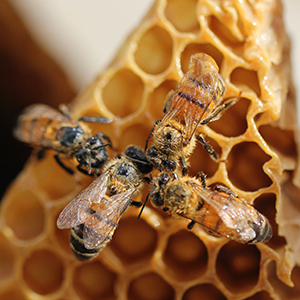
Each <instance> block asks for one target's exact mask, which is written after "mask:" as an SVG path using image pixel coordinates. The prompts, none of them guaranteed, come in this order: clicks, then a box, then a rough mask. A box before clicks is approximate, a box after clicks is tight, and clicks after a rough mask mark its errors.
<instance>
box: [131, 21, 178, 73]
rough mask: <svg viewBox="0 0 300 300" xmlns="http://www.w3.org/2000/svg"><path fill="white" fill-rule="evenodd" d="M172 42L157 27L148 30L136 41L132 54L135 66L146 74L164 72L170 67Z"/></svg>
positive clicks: (168, 35) (168, 36)
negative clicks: (134, 50) (135, 48)
mask: <svg viewBox="0 0 300 300" xmlns="http://www.w3.org/2000/svg"><path fill="white" fill-rule="evenodd" d="M172 48H173V41H172V37H171V36H170V34H169V33H168V32H167V31H166V30H164V29H163V28H161V27H159V26H154V27H152V28H150V29H149V30H148V31H147V32H146V33H145V34H144V35H143V36H142V37H141V39H140V40H139V41H138V45H137V50H136V52H135V54H134V57H135V61H136V63H137V65H138V66H139V67H140V68H141V69H142V70H143V71H145V72H146V73H148V74H153V75H155V74H159V73H162V72H164V71H165V70H166V69H167V68H168V67H169V65H170V62H171V58H172Z"/></svg>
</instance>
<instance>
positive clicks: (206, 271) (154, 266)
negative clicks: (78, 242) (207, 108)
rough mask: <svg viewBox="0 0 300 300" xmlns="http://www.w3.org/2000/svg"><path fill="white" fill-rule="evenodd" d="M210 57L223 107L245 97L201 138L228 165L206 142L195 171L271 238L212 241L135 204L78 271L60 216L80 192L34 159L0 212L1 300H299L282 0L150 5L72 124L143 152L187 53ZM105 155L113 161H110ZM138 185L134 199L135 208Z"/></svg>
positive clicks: (294, 145)
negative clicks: (222, 189)
mask: <svg viewBox="0 0 300 300" xmlns="http://www.w3.org/2000/svg"><path fill="white" fill-rule="evenodd" d="M197 52H204V53H207V54H209V55H211V56H212V57H213V58H214V59H215V60H216V62H217V64H218V66H219V67H220V73H221V74H222V75H223V77H224V78H225V80H226V94H225V97H231V96H236V95H238V94H239V91H242V97H241V99H240V100H239V101H238V103H237V104H235V105H234V106H232V107H231V108H229V110H228V111H226V112H225V114H224V115H223V116H222V118H221V119H220V120H218V121H216V122H212V123H210V124H209V125H208V126H204V127H203V128H202V130H203V132H204V133H205V134H206V135H207V139H208V140H209V142H210V144H211V145H212V146H213V147H214V149H215V150H216V151H217V152H218V154H219V156H220V158H221V159H222V160H223V161H224V162H225V163H224V162H223V163H219V164H218V163H216V162H214V161H212V160H211V159H210V158H209V156H208V154H207V153H206V152H205V150H204V149H203V147H202V146H201V145H198V146H197V148H196V149H195V151H194V153H193V155H192V157H191V160H190V162H191V167H190V168H189V173H190V175H195V174H196V173H197V172H198V171H203V172H205V173H206V174H208V184H214V183H222V184H224V185H226V186H228V187H230V188H231V189H232V190H234V191H235V192H237V193H238V195H239V196H240V197H242V198H244V199H245V200H246V201H248V202H249V203H252V204H253V205H254V206H255V208H257V209H258V210H259V211H260V212H261V213H263V214H264V215H266V216H267V217H268V219H269V220H270V222H271V224H272V227H273V233H274V235H273V237H272V239H271V240H270V241H269V242H268V243H266V244H257V245H241V244H237V243H235V242H232V241H228V240H226V239H223V238H215V237H212V236H209V235H207V234H206V233H204V232H203V231H202V230H201V228H199V227H196V226H195V228H194V229H193V230H191V231H188V230H187V229H186V226H187V222H185V221H184V220H177V219H172V218H169V217H167V216H166V215H165V214H163V213H161V212H159V211H157V210H155V209H154V208H153V207H151V205H150V204H148V205H147V207H146V208H145V210H144V212H143V214H142V217H141V220H140V221H138V220H137V215H138V213H139V211H138V210H137V209H136V208H134V207H132V208H130V209H128V210H127V212H126V213H125V214H124V215H123V216H122V219H121V221H120V225H119V227H118V229H117V230H116V232H115V235H114V237H113V240H112V242H111V243H110V244H109V245H108V246H107V247H106V248H105V249H104V250H103V251H102V252H101V254H100V255H98V256H97V257H96V258H95V259H93V260H91V261H87V262H79V261H77V260H76V259H75V257H74V256H73V254H72V252H71V250H70V247H69V234H70V232H69V230H59V229H58V228H57V227H56V219H57V217H58V215H59V213H60V211H61V210H62V208H63V207H64V206H65V205H66V204H67V203H68V202H69V201H70V200H71V199H72V198H73V197H74V196H75V195H77V194H78V193H79V192H80V191H81V190H82V189H83V188H85V187H86V186H87V185H88V184H89V183H90V182H91V178H89V177H87V176H84V175H80V176H81V182H80V184H78V183H76V181H75V180H74V178H73V177H72V176H70V175H68V174H67V173H66V172H65V171H64V170H63V169H62V168H60V167H59V166H58V165H57V164H56V163H55V162H54V160H53V152H51V151H48V152H47V153H46V156H45V157H44V158H43V159H41V160H37V158H36V157H35V156H34V155H32V156H31V157H30V159H29V160H28V162H27V164H26V165H25V167H24V170H23V171H22V172H21V173H20V175H19V176H18V177H17V179H16V180H15V181H14V182H13V183H12V184H11V186H10V187H9V189H8V190H7V192H6V194H5V196H4V198H3V201H2V204H1V212H0V213H1V215H0V216H1V219H0V300H4V299H18V300H20V299H44V298H45V299H55V300H56V299H57V300H63V299H65V300H67V299H72V300H77V299H83V300H91V299H101V300H103V299H105V300H108V299H130V300H135V299H140V300H152V299H153V300H154V299H155V300H160V299H184V300H192V299H206V300H209V299H216V300H221V299H234V300H241V299H248V300H250V299H251V300H262V299H264V300H265V299H275V300H279V299H289V300H291V299H294V300H295V299H300V268H299V267H297V264H300V243H299V227H300V223H299V220H300V205H299V203H300V202H299V201H300V199H299V195H300V193H299V187H300V175H299V172H300V171H299V167H298V156H299V154H298V153H299V152H298V145H299V141H298V136H296V116H295V113H296V110H295V96H294V90H293V86H292V83H291V78H290V62H289V40H288V38H287V36H286V34H285V31H284V26H283V23H282V6H281V3H280V1H279V0H268V1H266V0H264V1H263V0H256V1H254V0H248V1H240V0H231V1H222V0H199V1H197V0H188V1H187V0H157V1H155V3H154V4H153V6H152V8H151V9H150V11H149V13H148V14H147V15H146V17H145V18H144V19H143V21H142V22H141V24H140V25H139V26H138V28H137V29H136V30H135V31H134V32H133V33H132V34H131V35H130V36H129V37H128V39H127V40H126V42H125V44H124V45H123V46H122V47H121V49H120V51H119V52H118V53H117V55H116V57H115V59H114V60H113V61H112V62H111V64H110V65H109V66H108V68H107V69H106V70H104V71H103V72H102V73H101V74H100V75H99V76H98V77H97V78H96V79H95V81H94V82H93V83H92V84H91V85H90V86H89V87H87V89H86V90H84V91H83V92H82V93H81V94H80V95H78V96H77V98H76V99H75V100H74V101H73V103H72V113H73V116H74V118H78V117H80V116H82V115H88V116H96V115H102V116H105V117H109V118H115V117H116V119H115V122H114V123H112V124H108V125H94V124H93V125H91V126H92V129H93V131H94V132H97V131H101V132H103V133H105V134H107V135H109V136H110V137H111V139H112V142H113V145H114V147H115V148H117V149H118V152H122V151H123V150H124V149H125V147H126V146H127V145H128V144H136V145H140V146H144V143H145V139H146V138H147V136H148V134H149V131H150V129H151V128H152V126H153V124H154V122H155V121H156V120H157V119H161V117H162V116H163V113H162V108H163V106H164V102H165V96H166V95H167V93H168V92H169V90H170V89H174V88H175V87H176V83H177V82H178V81H179V80H180V78H181V77H182V75H183V73H184V72H186V71H187V68H188V62H189V59H190V56H191V55H192V54H194V53H197ZM110 155H111V156H114V155H115V153H114V152H112V151H111V153H110ZM147 193H148V187H147V186H146V187H145V188H144V190H143V192H142V193H141V194H140V195H139V196H138V197H137V199H136V200H140V201H144V200H145V197H146V195H147Z"/></svg>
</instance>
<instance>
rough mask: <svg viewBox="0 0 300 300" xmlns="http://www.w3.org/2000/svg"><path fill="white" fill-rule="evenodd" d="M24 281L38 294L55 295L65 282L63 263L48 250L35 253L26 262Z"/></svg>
mask: <svg viewBox="0 0 300 300" xmlns="http://www.w3.org/2000/svg"><path fill="white" fill-rule="evenodd" d="M23 280H24V281H25V282H26V284H27V285H28V287H29V288H30V289H31V290H32V291H33V292H35V293H37V294H40V295H47V294H50V293H54V292H55V291H57V290H58V289H59V288H60V287H61V285H62V283H63V280H64V265H63V262H62V261H61V259H60V257H58V256H57V255H56V254H54V253H53V252H52V251H49V250H47V249H41V250H36V251H33V252H32V253H31V255H30V257H28V258H27V259H26V260H25V262H24V265H23Z"/></svg>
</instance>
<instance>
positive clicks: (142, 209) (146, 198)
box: [138, 193, 150, 220]
mask: <svg viewBox="0 0 300 300" xmlns="http://www.w3.org/2000/svg"><path fill="white" fill-rule="evenodd" d="M149 195H150V193H148V194H147V196H146V199H145V202H144V204H143V206H142V208H141V211H140V213H139V215H138V220H140V217H141V215H142V212H143V210H144V208H145V206H146V203H147V201H148V198H149Z"/></svg>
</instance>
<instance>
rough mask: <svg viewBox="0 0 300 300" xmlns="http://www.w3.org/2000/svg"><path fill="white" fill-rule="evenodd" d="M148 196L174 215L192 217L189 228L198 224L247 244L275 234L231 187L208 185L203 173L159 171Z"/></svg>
mask: <svg viewBox="0 0 300 300" xmlns="http://www.w3.org/2000/svg"><path fill="white" fill-rule="evenodd" d="M148 196H149V198H150V200H151V203H152V205H153V206H155V207H160V208H162V210H163V211H164V212H167V213H168V214H170V215H172V216H173V217H182V218H184V219H189V220H190V223H189V224H188V229H192V228H193V226H194V225H195V223H198V224H200V225H201V226H202V227H203V229H204V230H205V231H206V232H207V233H209V234H211V235H213V236H217V237H226V238H228V239H231V240H234V241H236V242H239V243H243V244H254V243H258V242H266V241H268V240H269V239H270V238H271V237H272V228H271V225H270V223H269V221H268V219H267V218H266V217H265V216H263V215H262V214H261V213H260V212H258V211H257V210H256V209H255V208H254V207H253V206H251V205H250V204H248V203H247V202H246V201H245V200H243V199H240V198H239V197H238V196H237V194H236V193H235V192H233V191H231V190H230V189H228V188H226V187H224V186H220V185H217V186H216V187H215V188H214V189H210V188H209V187H207V186H206V180H205V175H204V174H203V173H199V174H198V175H197V177H196V178H195V177H193V178H191V177H188V176H184V177H178V175H177V174H176V173H173V174H167V173H164V172H162V173H159V175H158V176H157V177H155V178H154V179H153V180H152V183H151V186H150V192H149V194H148ZM148 196H147V198H148ZM146 200H147V199H146Z"/></svg>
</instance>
